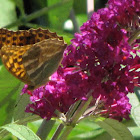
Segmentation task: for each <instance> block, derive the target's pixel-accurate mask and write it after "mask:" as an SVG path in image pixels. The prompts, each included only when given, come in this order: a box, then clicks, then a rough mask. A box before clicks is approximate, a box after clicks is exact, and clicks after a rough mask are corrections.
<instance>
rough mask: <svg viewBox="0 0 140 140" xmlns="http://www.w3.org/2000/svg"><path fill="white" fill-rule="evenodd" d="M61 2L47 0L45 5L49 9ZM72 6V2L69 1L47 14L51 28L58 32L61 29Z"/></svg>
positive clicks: (60, 0) (71, 0)
mask: <svg viewBox="0 0 140 140" xmlns="http://www.w3.org/2000/svg"><path fill="white" fill-rule="evenodd" d="M63 1H64V0H47V5H48V7H49V6H52V5H54V4H57V3H59V2H63ZM72 4H73V0H70V1H69V2H67V3H66V4H64V5H62V6H60V7H58V8H54V9H53V10H50V11H49V12H48V17H49V23H50V27H51V28H54V29H59V30H62V29H63V25H64V22H65V21H66V20H67V19H68V16H69V14H70V10H71V8H72Z"/></svg>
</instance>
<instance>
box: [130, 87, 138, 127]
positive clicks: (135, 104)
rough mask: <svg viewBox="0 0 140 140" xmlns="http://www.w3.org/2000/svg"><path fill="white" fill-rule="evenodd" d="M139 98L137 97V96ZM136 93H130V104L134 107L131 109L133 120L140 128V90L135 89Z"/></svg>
mask: <svg viewBox="0 0 140 140" xmlns="http://www.w3.org/2000/svg"><path fill="white" fill-rule="evenodd" d="M135 93H136V94H137V95H138V96H136V94H135ZM135 93H133V94H132V93H129V94H128V97H129V102H130V103H131V105H132V108H131V114H132V118H133V119H134V121H135V123H136V124H137V125H138V126H140V102H139V99H138V97H139V95H140V88H138V87H137V88H135Z"/></svg>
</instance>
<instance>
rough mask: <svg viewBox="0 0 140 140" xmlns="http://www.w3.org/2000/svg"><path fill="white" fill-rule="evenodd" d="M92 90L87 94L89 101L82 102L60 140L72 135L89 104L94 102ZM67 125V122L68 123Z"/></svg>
mask: <svg viewBox="0 0 140 140" xmlns="http://www.w3.org/2000/svg"><path fill="white" fill-rule="evenodd" d="M91 93H92V90H91V91H90V92H89V93H88V94H87V99H88V100H87V101H82V103H81V104H80V106H79V107H78V109H77V110H76V112H75V113H74V115H73V116H72V118H71V119H70V120H69V124H68V125H67V126H66V127H65V130H64V132H63V133H62V135H61V136H60V138H59V140H65V139H66V138H67V136H68V135H69V134H70V132H71V131H72V129H73V128H74V127H75V126H76V124H77V122H78V120H79V118H80V117H81V116H82V115H83V114H84V112H85V110H86V109H87V107H88V106H89V104H90V103H91V101H92V96H91ZM66 123H67V122H66Z"/></svg>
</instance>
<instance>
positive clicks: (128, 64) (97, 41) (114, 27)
mask: <svg viewBox="0 0 140 140" xmlns="http://www.w3.org/2000/svg"><path fill="white" fill-rule="evenodd" d="M139 7H140V1H139V0H109V2H108V3H107V7H106V8H102V9H100V10H98V11H97V12H94V13H93V15H92V16H91V18H90V19H89V20H88V21H87V22H86V23H84V24H83V25H82V26H81V28H80V30H81V33H75V38H74V39H72V40H71V41H72V44H71V45H69V46H68V47H67V49H66V50H65V52H64V58H63V61H62V65H63V67H59V68H58V70H57V72H56V73H54V74H53V75H52V77H51V80H50V82H48V83H47V85H45V86H42V87H40V88H38V89H36V90H34V91H33V93H32V96H31V101H32V104H30V105H28V107H27V109H26V111H27V112H32V113H35V114H38V115H40V116H41V117H42V118H47V119H50V118H51V117H53V116H56V115H55V113H54V112H55V110H58V111H60V112H63V113H66V112H67V111H68V109H69V107H70V106H71V105H72V104H73V103H75V102H76V101H78V100H86V95H87V93H88V92H89V91H91V90H92V91H93V93H92V96H93V98H94V99H97V98H98V97H99V96H100V97H101V98H100V100H101V101H102V103H103V105H102V108H101V109H102V110H103V111H101V112H100V114H101V115H104V114H108V117H110V118H114V119H118V120H122V118H126V119H128V118H129V114H130V109H131V105H130V104H129V100H128V98H127V94H128V92H133V89H134V85H139V79H138V78H139V77H140V73H139V72H138V71H137V72H136V70H137V69H138V68H139V67H140V64H139V62H140V58H139V56H138V55H137V51H136V50H135V46H136V45H137V41H135V40H134V42H135V43H133V44H132V45H130V44H129V38H130V37H131V35H132V33H134V32H135V31H136V30H137V29H138V24H139V19H138V17H139V16H140V8H139ZM137 46H138V45H137ZM134 55H135V57H134ZM23 91H24V92H27V91H26V88H24V89H23Z"/></svg>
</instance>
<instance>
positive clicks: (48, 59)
mask: <svg viewBox="0 0 140 140" xmlns="http://www.w3.org/2000/svg"><path fill="white" fill-rule="evenodd" d="M66 46H67V44H66V43H65V42H64V40H63V37H59V36H58V35H57V34H56V33H53V32H50V31H49V30H43V29H41V28H38V29H30V30H19V31H9V30H7V29H0V56H1V59H2V62H3V64H4V65H5V67H6V69H7V70H8V71H9V72H10V73H11V74H12V75H14V76H15V77H16V78H18V79H19V80H21V81H22V82H24V83H26V84H27V85H28V89H29V90H33V89H35V88H37V87H39V86H41V85H43V84H45V83H47V82H48V81H49V77H50V76H51V75H52V74H53V73H54V72H55V71H56V70H57V68H58V66H59V64H60V62H61V59H62V56H63V52H64V50H65V48H66Z"/></svg>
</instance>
